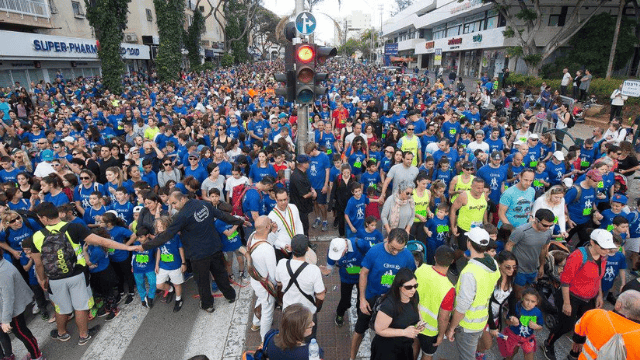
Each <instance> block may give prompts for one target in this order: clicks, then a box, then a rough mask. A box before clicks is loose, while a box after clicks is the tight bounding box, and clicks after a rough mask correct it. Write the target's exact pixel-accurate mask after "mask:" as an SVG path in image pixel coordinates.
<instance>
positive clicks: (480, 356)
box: [476, 352, 487, 360]
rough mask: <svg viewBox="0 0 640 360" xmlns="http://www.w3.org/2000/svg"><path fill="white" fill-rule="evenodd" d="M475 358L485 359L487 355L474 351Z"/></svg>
mask: <svg viewBox="0 0 640 360" xmlns="http://www.w3.org/2000/svg"><path fill="white" fill-rule="evenodd" d="M476 360H487V355H486V354H485V353H481V352H476Z"/></svg>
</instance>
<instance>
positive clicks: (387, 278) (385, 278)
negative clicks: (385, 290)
mask: <svg viewBox="0 0 640 360" xmlns="http://www.w3.org/2000/svg"><path fill="white" fill-rule="evenodd" d="M395 278H396V276H395V275H388V274H386V275H382V278H380V284H382V285H389V286H391V284H392V283H393V279H395Z"/></svg>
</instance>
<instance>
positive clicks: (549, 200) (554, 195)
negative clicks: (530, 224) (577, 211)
mask: <svg viewBox="0 0 640 360" xmlns="http://www.w3.org/2000/svg"><path fill="white" fill-rule="evenodd" d="M564 193H565V191H564V187H563V186H562V185H555V186H552V187H551V188H550V189H549V190H548V191H547V192H546V193H544V195H542V196H540V197H539V198H538V199H536V201H535V202H534V203H533V208H532V209H531V214H532V215H531V221H534V217H533V214H535V213H536V211H538V210H539V209H549V210H551V212H553V215H554V216H555V218H556V225H555V226H556V227H555V228H554V231H553V233H554V234H556V233H558V231H559V233H560V234H561V235H562V237H563V238H566V237H567V235H568V233H567V221H566V218H567V217H566V214H565V206H564V205H565V204H564Z"/></svg>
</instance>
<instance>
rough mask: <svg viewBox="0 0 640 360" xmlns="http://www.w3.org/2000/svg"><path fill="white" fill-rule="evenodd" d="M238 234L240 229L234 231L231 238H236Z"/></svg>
mask: <svg viewBox="0 0 640 360" xmlns="http://www.w3.org/2000/svg"><path fill="white" fill-rule="evenodd" d="M237 236H238V231H237V230H236V231H234V232H233V233H232V234H231V236H229V240H232V239H235V238H236V237H237Z"/></svg>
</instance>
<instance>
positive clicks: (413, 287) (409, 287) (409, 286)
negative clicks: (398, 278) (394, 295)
mask: <svg viewBox="0 0 640 360" xmlns="http://www.w3.org/2000/svg"><path fill="white" fill-rule="evenodd" d="M418 285H419V284H415V285H402V287H403V288H405V290H413V289H418Z"/></svg>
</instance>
